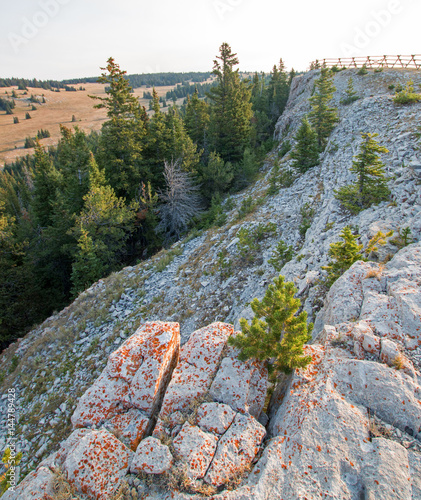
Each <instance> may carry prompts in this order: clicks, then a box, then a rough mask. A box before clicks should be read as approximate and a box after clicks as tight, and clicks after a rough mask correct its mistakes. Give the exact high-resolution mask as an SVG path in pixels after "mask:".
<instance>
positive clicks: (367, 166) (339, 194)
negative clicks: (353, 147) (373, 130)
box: [335, 133, 390, 214]
mask: <svg viewBox="0 0 421 500" xmlns="http://www.w3.org/2000/svg"><path fill="white" fill-rule="evenodd" d="M377 136H378V134H370V133H362V134H361V137H362V139H363V142H362V144H361V152H360V153H359V154H358V155H357V156H356V157H355V160H354V161H353V162H352V167H351V168H350V171H351V172H353V173H355V174H357V181H356V182H355V183H354V184H350V185H348V186H344V187H342V188H340V189H338V190H337V191H335V198H337V199H338V200H339V201H340V203H341V204H342V205H343V206H344V207H345V208H346V209H348V210H349V211H350V212H351V213H352V214H356V213H358V212H360V211H361V210H364V209H365V208H368V207H370V206H371V205H372V204H373V203H380V202H381V201H385V200H387V199H388V198H389V196H390V190H389V188H388V187H387V178H386V177H385V169H384V163H383V162H382V161H381V160H380V156H379V154H380V153H388V152H389V151H388V150H387V149H386V148H385V147H383V146H381V145H380V144H379V143H378V142H377V141H376V140H375V137H377Z"/></svg>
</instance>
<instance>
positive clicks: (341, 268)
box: [322, 226, 366, 288]
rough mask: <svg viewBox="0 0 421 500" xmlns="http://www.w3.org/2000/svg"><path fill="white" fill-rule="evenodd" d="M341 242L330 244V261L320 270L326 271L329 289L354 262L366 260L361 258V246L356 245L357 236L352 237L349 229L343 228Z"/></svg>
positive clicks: (347, 227)
mask: <svg viewBox="0 0 421 500" xmlns="http://www.w3.org/2000/svg"><path fill="white" fill-rule="evenodd" d="M340 236H341V238H342V241H338V242H337V243H332V244H331V245H330V249H329V256H330V257H331V260H330V262H329V264H328V265H327V266H323V267H322V269H325V270H326V271H328V276H327V278H326V285H327V286H328V287H329V288H330V287H331V286H332V285H333V283H334V282H335V281H336V280H337V279H338V278H339V277H340V276H342V274H343V273H344V272H345V271H347V270H348V269H349V268H350V267H351V266H352V264H354V262H357V261H358V260H366V259H365V258H364V257H363V256H362V253H361V252H362V249H363V245H359V244H358V243H357V238H358V237H359V235H356V236H354V235H353V234H352V231H351V228H350V227H349V226H345V227H344V228H343V229H342V232H341V234H340Z"/></svg>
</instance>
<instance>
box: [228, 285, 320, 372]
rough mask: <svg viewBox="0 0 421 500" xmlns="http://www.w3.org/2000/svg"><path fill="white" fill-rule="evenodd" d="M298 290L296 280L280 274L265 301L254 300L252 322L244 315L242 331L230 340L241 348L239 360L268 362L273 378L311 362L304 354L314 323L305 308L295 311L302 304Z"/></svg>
mask: <svg viewBox="0 0 421 500" xmlns="http://www.w3.org/2000/svg"><path fill="white" fill-rule="evenodd" d="M296 292H297V290H296V288H295V287H294V285H293V283H291V282H285V278H284V277H283V276H279V277H278V278H275V279H274V285H269V287H268V289H267V291H266V294H265V296H264V297H263V299H262V301H259V300H258V299H253V301H252V302H251V308H252V310H253V312H254V317H253V319H252V323H251V325H250V324H249V323H248V321H247V320H245V319H244V318H241V320H240V325H241V333H239V334H237V335H236V336H235V337H231V338H230V339H229V343H230V344H231V345H233V346H235V347H237V348H239V349H240V355H239V359H241V360H243V361H245V360H247V359H250V358H256V359H259V360H261V361H267V362H268V364H269V366H268V368H269V370H270V372H272V373H273V376H274V377H276V374H277V373H279V372H284V373H290V372H292V371H293V370H294V369H295V368H302V367H305V366H307V365H308V363H310V361H311V356H304V351H303V346H304V344H305V343H306V342H308V341H309V340H310V338H311V335H310V334H311V331H312V329H313V324H312V323H310V324H309V325H307V313H306V312H305V311H303V312H301V313H300V314H298V315H297V314H296V313H297V311H298V309H299V308H300V306H301V302H300V300H299V299H296V298H294V295H295V293H296ZM261 318H264V319H261Z"/></svg>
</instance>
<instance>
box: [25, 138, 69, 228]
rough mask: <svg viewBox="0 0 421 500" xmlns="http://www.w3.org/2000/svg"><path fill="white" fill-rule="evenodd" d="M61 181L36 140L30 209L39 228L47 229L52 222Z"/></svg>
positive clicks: (61, 178) (48, 157)
mask: <svg viewBox="0 0 421 500" xmlns="http://www.w3.org/2000/svg"><path fill="white" fill-rule="evenodd" d="M62 180H63V177H62V175H61V174H60V172H58V170H57V169H56V168H55V166H54V165H53V162H52V160H51V158H50V156H49V155H48V153H46V152H45V150H44V148H43V147H42V146H41V145H40V143H39V142H38V140H37V141H36V147H35V177H34V199H33V203H32V208H33V210H34V212H35V216H36V219H37V222H38V224H39V225H40V226H41V227H47V226H48V225H50V224H51V222H52V220H51V217H52V214H53V206H54V203H55V202H56V200H57V194H58V192H59V190H60V189H61V188H62Z"/></svg>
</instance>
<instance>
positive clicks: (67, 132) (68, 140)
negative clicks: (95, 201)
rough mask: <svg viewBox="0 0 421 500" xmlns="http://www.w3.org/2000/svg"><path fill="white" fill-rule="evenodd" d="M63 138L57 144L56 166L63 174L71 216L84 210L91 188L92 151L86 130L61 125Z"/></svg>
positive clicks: (66, 199) (65, 199) (66, 203)
mask: <svg viewBox="0 0 421 500" xmlns="http://www.w3.org/2000/svg"><path fill="white" fill-rule="evenodd" d="M60 132H61V139H60V141H59V143H58V145H57V156H56V159H55V165H56V168H57V169H58V170H59V171H60V173H61V174H62V176H63V185H64V188H63V201H64V203H65V205H66V210H67V212H68V214H69V217H71V215H72V214H78V213H79V212H80V211H81V210H82V206H83V197H84V196H85V195H86V193H87V192H88V189H89V167H88V165H89V159H90V155H91V151H90V149H89V145H88V140H87V137H86V134H85V132H83V130H80V129H79V128H78V127H75V128H74V131H72V130H71V129H69V128H67V127H64V126H63V125H61V126H60Z"/></svg>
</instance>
